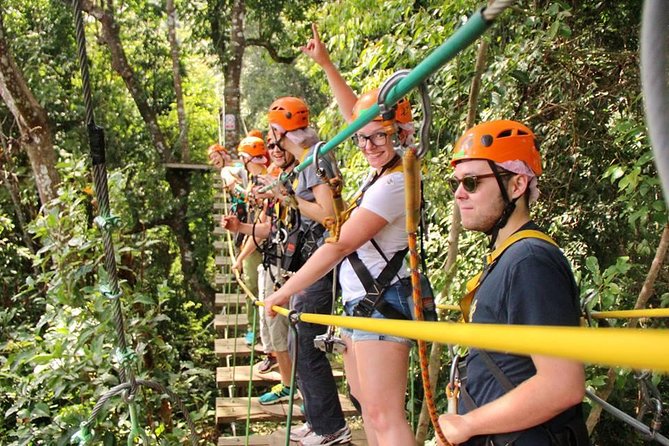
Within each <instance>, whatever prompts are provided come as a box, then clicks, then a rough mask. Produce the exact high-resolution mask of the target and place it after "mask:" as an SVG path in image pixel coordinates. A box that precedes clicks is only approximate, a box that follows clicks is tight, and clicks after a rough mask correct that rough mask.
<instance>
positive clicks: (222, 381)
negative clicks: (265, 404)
mask: <svg viewBox="0 0 669 446" xmlns="http://www.w3.org/2000/svg"><path fill="white" fill-rule="evenodd" d="M259 364H260V362H258V363H256V364H254V366H253V379H252V380H251V382H252V383H253V385H254V386H261V385H266V386H270V385H272V384H276V383H278V382H279V381H281V375H280V374H279V372H278V371H271V372H269V373H264V374H261V373H258V366H259ZM233 373H234V381H233V379H232V378H233V376H232V375H233ZM332 375H333V376H334V378H335V380H337V381H340V380H341V379H343V378H344V372H343V371H342V370H341V369H333V370H332ZM242 382H243V383H248V382H249V366H248V365H240V366H237V367H217V368H216V384H217V385H218V387H219V388H227V386H229V385H230V384H233V383H237V384H238V383H242Z"/></svg>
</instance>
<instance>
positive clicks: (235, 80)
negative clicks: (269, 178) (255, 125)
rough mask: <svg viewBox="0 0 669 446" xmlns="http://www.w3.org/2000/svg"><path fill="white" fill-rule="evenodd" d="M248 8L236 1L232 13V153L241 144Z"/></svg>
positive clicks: (228, 125)
mask: <svg viewBox="0 0 669 446" xmlns="http://www.w3.org/2000/svg"><path fill="white" fill-rule="evenodd" d="M245 12H246V7H245V5H244V0H234V1H233V4H232V11H231V27H230V46H229V58H228V60H227V64H226V65H225V67H224V74H225V88H224V90H223V94H224V95H225V98H224V101H225V119H224V124H225V144H226V147H227V148H228V149H230V150H232V151H236V149H237V144H238V143H239V135H240V132H239V129H240V124H241V123H242V119H241V115H240V108H239V103H240V101H239V95H240V88H239V82H240V78H241V74H242V62H243V60H244V49H245V48H246V41H245V39H244V14H245Z"/></svg>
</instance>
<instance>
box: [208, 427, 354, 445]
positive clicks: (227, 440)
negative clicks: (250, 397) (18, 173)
mask: <svg viewBox="0 0 669 446" xmlns="http://www.w3.org/2000/svg"><path fill="white" fill-rule="evenodd" d="M351 435H352V437H353V439H352V441H351V443H349V444H350V445H351V446H367V439H366V438H365V431H363V430H358V429H356V430H353V431H351ZM243 444H248V445H250V446H283V445H284V444H286V429H277V430H276V431H274V432H272V433H271V434H269V435H255V434H254V435H249V439H248V443H247V442H246V437H218V446H235V445H243ZM290 444H291V446H292V445H297V444H298V442H297V441H291V442H290Z"/></svg>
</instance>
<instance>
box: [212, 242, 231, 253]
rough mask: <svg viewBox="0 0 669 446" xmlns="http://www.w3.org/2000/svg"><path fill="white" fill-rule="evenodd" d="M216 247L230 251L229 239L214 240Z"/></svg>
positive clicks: (216, 248)
mask: <svg viewBox="0 0 669 446" xmlns="http://www.w3.org/2000/svg"><path fill="white" fill-rule="evenodd" d="M214 249H215V250H217V251H225V253H226V254H227V253H228V241H227V240H216V241H215V242H214Z"/></svg>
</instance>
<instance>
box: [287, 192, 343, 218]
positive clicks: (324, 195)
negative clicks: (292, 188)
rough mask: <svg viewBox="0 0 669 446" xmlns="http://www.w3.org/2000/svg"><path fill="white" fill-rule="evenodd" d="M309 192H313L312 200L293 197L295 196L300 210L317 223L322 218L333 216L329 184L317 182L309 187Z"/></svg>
mask: <svg viewBox="0 0 669 446" xmlns="http://www.w3.org/2000/svg"><path fill="white" fill-rule="evenodd" d="M311 192H313V194H314V198H315V200H314V201H307V200H305V199H303V198H300V197H297V196H296V197H295V198H297V204H298V206H299V208H300V212H301V213H302V214H304V215H306V216H307V217H309V218H310V219H312V220H314V221H317V222H319V223H323V220H325V219H326V218H328V217H334V205H333V203H332V192H331V191H330V186H328V185H327V184H325V183H321V184H317V185H316V186H314V187H312V188H311Z"/></svg>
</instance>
